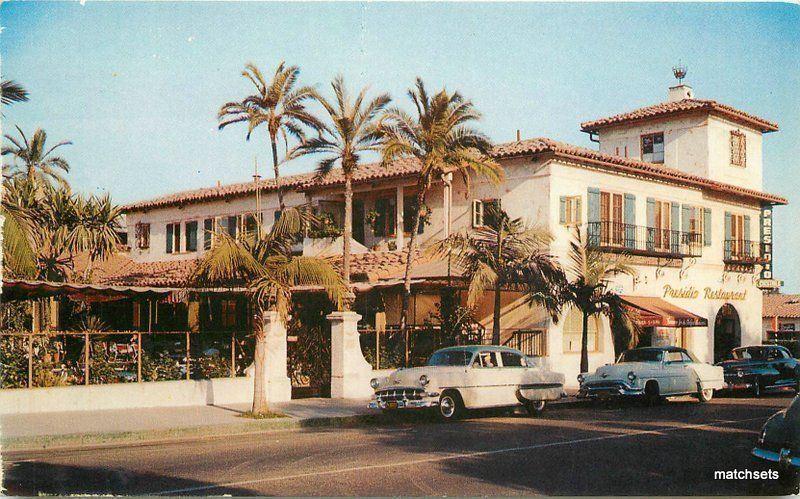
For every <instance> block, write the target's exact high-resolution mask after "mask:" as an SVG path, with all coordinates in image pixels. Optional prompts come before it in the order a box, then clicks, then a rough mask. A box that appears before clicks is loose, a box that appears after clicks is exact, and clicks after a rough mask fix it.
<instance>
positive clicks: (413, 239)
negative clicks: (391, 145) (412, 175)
mask: <svg viewBox="0 0 800 499" xmlns="http://www.w3.org/2000/svg"><path fill="white" fill-rule="evenodd" d="M429 187H430V182H429V181H428V180H425V181H424V182H422V183H420V184H419V191H418V192H417V209H416V212H415V213H414V227H413V228H412V229H411V235H410V236H409V238H408V250H407V252H406V270H405V275H404V276H403V297H402V306H401V309H400V330H401V331H403V332H404V334H406V336H407V335H408V331H407V329H408V306H409V303H410V302H411V262H412V261H413V259H414V250H415V249H416V245H417V232H419V224H420V222H421V219H422V215H421V213H420V210H421V209H422V207H423V206H424V205H425V195H426V194H427V193H428V188H429ZM401 230H402V227H401ZM406 357H407V356H406ZM407 363H408V360H406V364H407Z"/></svg>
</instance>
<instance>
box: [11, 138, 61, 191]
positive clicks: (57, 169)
mask: <svg viewBox="0 0 800 499" xmlns="http://www.w3.org/2000/svg"><path fill="white" fill-rule="evenodd" d="M16 129H17V131H18V132H19V135H20V138H15V137H12V136H11V135H6V136H5V138H6V140H8V141H9V142H11V144H12V145H11V146H4V147H3V148H2V155H3V156H7V155H11V156H12V157H14V159H15V160H19V161H20V162H21V164H19V165H18V164H16V162H15V164H14V165H12V167H11V170H12V172H11V173H10V176H15V175H23V176H25V177H26V178H27V179H28V180H31V181H36V182H39V183H47V182H50V181H56V182H57V183H59V184H61V185H62V186H67V185H68V184H67V181H66V179H64V177H63V176H62V174H61V172H64V173H67V172H69V163H67V160H65V159H64V158H62V157H60V156H53V151H55V150H56V149H58V148H59V147H62V146H65V145H69V144H72V142H69V141H61V142H59V143H58V144H56V145H54V146H52V147H50V148H49V149H47V148H46V145H45V144H46V142H47V132H45V131H44V130H42V129H41V128H37V129H36V131H35V132H33V137H31V140H28V137H26V136H25V133H24V132H23V131H22V129H20V127H16ZM14 170H16V171H14ZM4 176H6V175H5V174H4Z"/></svg>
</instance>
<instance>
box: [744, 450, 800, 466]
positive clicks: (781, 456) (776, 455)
mask: <svg viewBox="0 0 800 499" xmlns="http://www.w3.org/2000/svg"><path fill="white" fill-rule="evenodd" d="M753 455H754V456H755V457H757V458H759V459H763V460H765V461H769V462H771V463H778V464H779V465H781V466H786V467H789V466H791V467H794V468H800V456H792V454H791V451H790V450H789V449H781V451H780V452H775V451H772V450H766V449H762V448H760V447H755V448H753Z"/></svg>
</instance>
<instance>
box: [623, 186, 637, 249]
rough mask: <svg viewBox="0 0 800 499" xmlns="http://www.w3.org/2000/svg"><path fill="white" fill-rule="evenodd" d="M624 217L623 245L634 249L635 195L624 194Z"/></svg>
mask: <svg viewBox="0 0 800 499" xmlns="http://www.w3.org/2000/svg"><path fill="white" fill-rule="evenodd" d="M623 209H624V210H625V213H624V216H625V218H624V219H623V221H624V223H625V247H626V248H630V249H634V248H635V247H636V196H634V195H633V194H627V193H626V194H625V205H624V208H623Z"/></svg>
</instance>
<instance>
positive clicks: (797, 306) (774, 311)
mask: <svg viewBox="0 0 800 499" xmlns="http://www.w3.org/2000/svg"><path fill="white" fill-rule="evenodd" d="M762 316H763V317H787V318H800V295H784V294H780V293H775V294H765V295H764V305H763V313H762Z"/></svg>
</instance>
